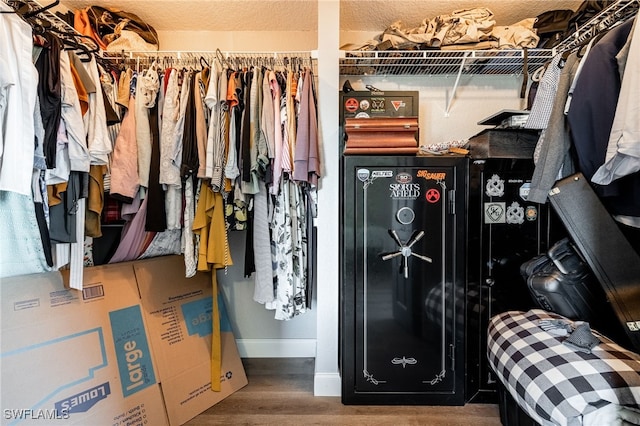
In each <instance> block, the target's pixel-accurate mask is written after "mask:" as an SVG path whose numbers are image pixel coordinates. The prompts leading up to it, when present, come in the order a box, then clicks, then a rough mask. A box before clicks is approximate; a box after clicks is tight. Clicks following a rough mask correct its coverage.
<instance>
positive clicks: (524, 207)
mask: <svg viewBox="0 0 640 426" xmlns="http://www.w3.org/2000/svg"><path fill="white" fill-rule="evenodd" d="M472 153H473V150H472ZM509 156H510V158H490V157H489V158H481V159H478V158H472V159H471V160H470V166H469V200H468V220H469V222H468V228H467V231H468V236H467V246H468V274H467V280H468V281H467V295H466V296H467V318H466V320H467V329H466V330H467V332H466V336H465V337H466V361H467V366H466V372H467V382H466V393H467V397H466V399H467V401H468V402H481V403H486V402H493V403H495V402H497V399H496V397H497V395H496V384H495V378H494V377H493V372H492V371H491V369H490V368H489V366H488V362H487V350H486V347H487V326H488V323H489V319H490V318H491V317H492V316H494V315H497V314H499V313H501V312H505V311H509V310H523V311H527V310H529V309H531V308H535V307H537V304H536V303H535V302H534V300H533V298H532V297H531V295H530V293H529V290H528V288H527V283H526V281H525V279H524V278H523V277H522V275H521V273H520V266H521V265H522V264H523V263H524V262H526V261H527V260H529V259H531V258H533V257H534V256H536V255H538V254H541V253H544V252H545V251H546V250H547V249H548V248H549V246H550V245H551V244H553V243H554V242H555V241H556V240H557V239H560V238H561V235H563V234H562V233H561V228H562V227H561V226H560V225H559V224H558V223H557V217H556V216H555V215H554V214H553V212H552V209H551V208H550V205H549V204H548V203H547V204H538V203H531V202H529V201H527V195H528V191H529V185H530V182H531V177H532V176H533V171H534V167H535V166H534V163H533V160H532V159H531V152H528V151H527V150H523V151H520V152H512V153H510V154H509ZM518 157H519V158H518Z"/></svg>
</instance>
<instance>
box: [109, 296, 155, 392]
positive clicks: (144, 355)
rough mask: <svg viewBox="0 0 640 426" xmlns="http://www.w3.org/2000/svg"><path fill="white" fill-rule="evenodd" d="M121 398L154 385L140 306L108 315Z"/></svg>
mask: <svg viewBox="0 0 640 426" xmlns="http://www.w3.org/2000/svg"><path fill="white" fill-rule="evenodd" d="M109 319H110V320H111V333H112V334H113V344H114V346H115V348H116V359H117V360H118V370H119V371H120V382H121V384H122V394H123V395H124V396H125V397H127V396H129V395H132V394H134V393H136V392H139V391H141V390H143V389H145V388H147V387H149V386H151V385H153V384H155V383H156V377H155V374H154V372H153V362H152V360H151V352H150V351H149V343H148V341H147V335H146V333H145V331H144V324H143V322H142V313H141V312H140V306H131V307H128V308H124V309H120V310H118V311H113V312H109Z"/></svg>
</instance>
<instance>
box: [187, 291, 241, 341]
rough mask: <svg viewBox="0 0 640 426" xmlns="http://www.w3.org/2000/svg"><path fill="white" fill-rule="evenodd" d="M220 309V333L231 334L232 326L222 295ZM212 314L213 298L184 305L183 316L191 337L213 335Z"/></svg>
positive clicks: (219, 299) (219, 300)
mask: <svg viewBox="0 0 640 426" xmlns="http://www.w3.org/2000/svg"><path fill="white" fill-rule="evenodd" d="M218 309H219V310H220V332H231V324H230V323H229V317H228V316H227V310H226V307H225V305H224V300H223V299H222V296H220V295H218ZM212 312H213V299H212V298H211V297H206V298H204V299H199V300H194V301H193V302H189V303H185V304H184V305H182V315H183V316H184V321H185V323H186V324H187V332H188V333H189V336H193V335H194V334H197V335H199V336H200V337H205V336H208V335H210V334H211V333H212V331H213V324H212V322H211V313H212Z"/></svg>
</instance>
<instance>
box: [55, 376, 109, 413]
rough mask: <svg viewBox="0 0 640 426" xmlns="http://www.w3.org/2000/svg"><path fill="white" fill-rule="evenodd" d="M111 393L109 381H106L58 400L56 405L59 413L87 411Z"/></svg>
mask: <svg viewBox="0 0 640 426" xmlns="http://www.w3.org/2000/svg"><path fill="white" fill-rule="evenodd" d="M109 394H111V388H110V387H109V382H104V383H103V384H101V385H98V386H95V387H93V388H91V389H87V390H86V391H84V392H80V393H78V394H76V395H72V396H70V397H68V398H65V399H63V400H62V401H58V402H56V403H55V405H54V406H55V409H56V411H57V412H58V413H65V412H66V413H68V414H71V413H85V412H87V411H89V410H90V409H91V407H93V406H94V405H96V404H97V403H98V402H99V401H101V400H103V399H105V398H106V397H107V396H109Z"/></svg>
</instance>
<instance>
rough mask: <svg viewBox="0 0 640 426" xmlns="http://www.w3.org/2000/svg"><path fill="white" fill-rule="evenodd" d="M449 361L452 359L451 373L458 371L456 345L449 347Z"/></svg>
mask: <svg viewBox="0 0 640 426" xmlns="http://www.w3.org/2000/svg"><path fill="white" fill-rule="evenodd" d="M449 359H451V371H456V345H453V344H450V345H449Z"/></svg>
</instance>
